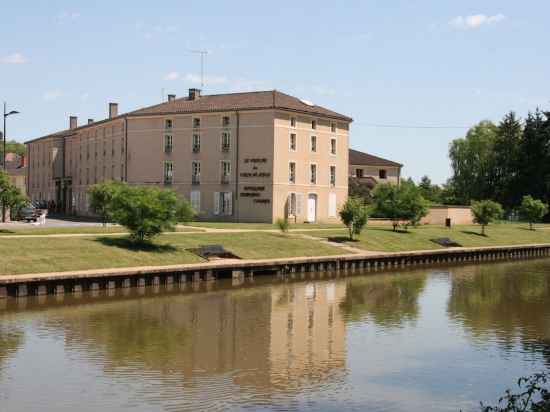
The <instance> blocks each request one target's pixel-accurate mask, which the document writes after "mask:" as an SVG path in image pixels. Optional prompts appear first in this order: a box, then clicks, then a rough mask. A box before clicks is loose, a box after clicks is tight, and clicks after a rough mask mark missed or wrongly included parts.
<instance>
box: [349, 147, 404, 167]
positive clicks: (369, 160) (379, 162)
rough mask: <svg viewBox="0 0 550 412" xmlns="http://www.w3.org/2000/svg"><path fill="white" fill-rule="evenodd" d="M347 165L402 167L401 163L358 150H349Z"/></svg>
mask: <svg viewBox="0 0 550 412" xmlns="http://www.w3.org/2000/svg"><path fill="white" fill-rule="evenodd" d="M349 164H350V165H359V166H393V167H403V165H402V164H401V163H397V162H394V161H392V160H388V159H383V158H381V157H378V156H374V155H371V154H368V153H364V152H360V151H358V150H353V149H349Z"/></svg>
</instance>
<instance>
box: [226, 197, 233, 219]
mask: <svg viewBox="0 0 550 412" xmlns="http://www.w3.org/2000/svg"><path fill="white" fill-rule="evenodd" d="M224 195H225V197H226V204H227V210H226V214H228V215H232V214H233V193H232V192H227V193H224Z"/></svg>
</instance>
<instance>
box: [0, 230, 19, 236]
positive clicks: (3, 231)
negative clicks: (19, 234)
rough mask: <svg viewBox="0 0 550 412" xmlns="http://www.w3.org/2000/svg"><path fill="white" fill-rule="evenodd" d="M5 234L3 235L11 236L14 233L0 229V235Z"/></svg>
mask: <svg viewBox="0 0 550 412" xmlns="http://www.w3.org/2000/svg"><path fill="white" fill-rule="evenodd" d="M2 233H3V234H5V235H9V234H12V233H15V232H14V231H13V230H8V229H0V234H2Z"/></svg>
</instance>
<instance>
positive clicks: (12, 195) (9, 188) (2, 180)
mask: <svg viewBox="0 0 550 412" xmlns="http://www.w3.org/2000/svg"><path fill="white" fill-rule="evenodd" d="M27 202H28V199H27V197H26V196H25V195H24V194H23V193H21V191H20V190H19V189H18V188H17V187H15V186H14V185H13V184H12V183H11V182H10V178H9V176H8V174H7V173H6V172H4V171H3V170H0V205H1V207H2V222H5V221H6V211H7V210H8V209H17V208H18V207H20V206H23V205H24V204H26V203H27Z"/></svg>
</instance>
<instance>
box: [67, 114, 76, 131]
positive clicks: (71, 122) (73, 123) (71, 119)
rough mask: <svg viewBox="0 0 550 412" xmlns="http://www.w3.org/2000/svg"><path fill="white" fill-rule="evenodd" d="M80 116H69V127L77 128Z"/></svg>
mask: <svg viewBox="0 0 550 412" xmlns="http://www.w3.org/2000/svg"><path fill="white" fill-rule="evenodd" d="M77 123H78V118H77V117H76V116H69V129H76V127H77Z"/></svg>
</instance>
